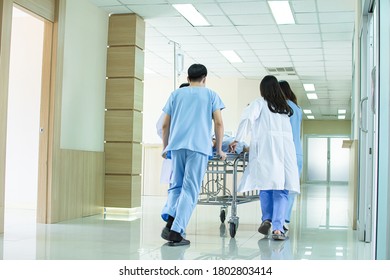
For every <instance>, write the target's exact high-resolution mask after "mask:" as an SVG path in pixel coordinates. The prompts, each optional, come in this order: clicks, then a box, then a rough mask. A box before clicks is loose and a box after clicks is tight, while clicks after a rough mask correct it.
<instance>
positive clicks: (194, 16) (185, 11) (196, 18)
mask: <svg viewBox="0 0 390 280" xmlns="http://www.w3.org/2000/svg"><path fill="white" fill-rule="evenodd" d="M172 6H173V7H174V8H175V9H176V10H177V11H178V12H179V13H180V14H181V15H182V16H183V17H185V18H186V19H187V20H188V21H189V22H190V23H191V24H192V25H193V26H209V25H210V23H208V21H207V20H206V19H205V18H204V17H203V16H202V15H201V14H200V13H199V12H198V11H197V10H196V9H195V7H194V6H192V5H191V4H176V5H172Z"/></svg>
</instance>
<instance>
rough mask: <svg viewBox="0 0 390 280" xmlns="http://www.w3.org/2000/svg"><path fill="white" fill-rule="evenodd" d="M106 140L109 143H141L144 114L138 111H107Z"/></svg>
mask: <svg viewBox="0 0 390 280" xmlns="http://www.w3.org/2000/svg"><path fill="white" fill-rule="evenodd" d="M105 140H106V141H109V142H132V141H134V142H139V143H140V142H141V140H142V113H140V112H137V111H131V110H126V111H118V110H115V111H114V110H112V111H107V112H106V114H105Z"/></svg>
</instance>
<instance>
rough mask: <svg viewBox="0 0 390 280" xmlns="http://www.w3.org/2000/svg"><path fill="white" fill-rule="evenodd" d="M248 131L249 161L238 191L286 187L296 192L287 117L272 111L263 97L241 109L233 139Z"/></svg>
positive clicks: (295, 168) (240, 137)
mask: <svg viewBox="0 0 390 280" xmlns="http://www.w3.org/2000/svg"><path fill="white" fill-rule="evenodd" d="M249 133H250V135H251V137H250V138H251V141H250V145H249V162H248V166H247V168H246V169H245V171H244V175H243V177H242V179H241V181H240V183H239V186H238V189H237V190H238V192H244V191H250V190H283V189H286V190H289V191H291V192H295V193H299V192H300V185H299V177H298V166H297V159H296V154H295V147H294V142H293V136H292V130H291V124H290V120H289V117H288V116H287V115H286V114H277V113H272V112H271V111H270V110H269V109H268V105H267V101H265V100H264V98H263V97H260V98H258V99H256V100H254V101H253V102H252V103H251V104H250V105H249V106H248V107H247V108H246V109H245V110H244V112H243V113H242V116H241V120H240V124H239V126H238V130H237V135H236V137H235V140H236V141H242V140H243V139H244V138H245V137H246V135H248V134H249Z"/></svg>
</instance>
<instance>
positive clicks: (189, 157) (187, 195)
mask: <svg viewBox="0 0 390 280" xmlns="http://www.w3.org/2000/svg"><path fill="white" fill-rule="evenodd" d="M207 163H208V156H207V155H205V154H202V153H198V152H194V151H191V150H187V149H181V150H177V151H172V177H171V184H170V186H169V189H168V199H167V202H166V204H165V206H164V208H163V210H162V214H161V217H162V218H163V220H164V221H167V220H168V215H170V216H172V217H174V218H175V220H174V222H173V224H172V227H171V230H173V231H176V232H178V233H180V234H182V235H183V234H184V232H185V229H186V227H187V225H188V222H189V220H190V218H191V215H192V212H193V211H194V208H195V206H196V204H197V202H198V197H199V191H200V188H201V185H202V180H203V177H204V174H205V172H206V168H207Z"/></svg>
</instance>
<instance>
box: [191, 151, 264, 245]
mask: <svg viewBox="0 0 390 280" xmlns="http://www.w3.org/2000/svg"><path fill="white" fill-rule="evenodd" d="M248 157H249V156H248V153H241V154H227V157H226V160H221V159H219V158H217V157H214V158H212V159H210V160H209V162H208V166H207V170H206V174H205V177H204V179H203V182H202V189H201V191H200V194H199V198H198V204H201V205H219V206H221V211H220V216H219V217H220V220H221V222H222V223H224V222H225V219H226V215H227V209H228V206H229V205H230V206H231V212H232V214H231V216H230V218H229V221H228V223H229V232H230V236H231V237H232V238H234V237H235V235H236V232H237V229H238V224H239V217H238V216H237V205H238V204H242V203H248V202H251V201H254V200H257V201H258V200H259V192H258V191H250V192H245V193H240V195H238V194H237V186H238V184H237V182H238V178H237V177H238V176H237V175H238V173H243V172H244V170H245V168H246V166H247V164H248ZM228 176H232V189H231V190H230V189H229V188H228V186H227V179H228Z"/></svg>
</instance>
